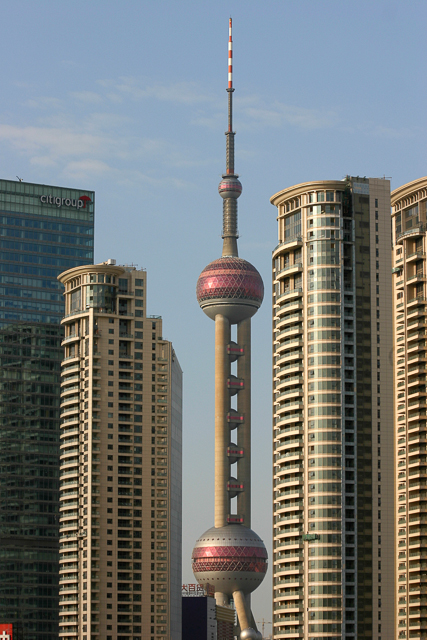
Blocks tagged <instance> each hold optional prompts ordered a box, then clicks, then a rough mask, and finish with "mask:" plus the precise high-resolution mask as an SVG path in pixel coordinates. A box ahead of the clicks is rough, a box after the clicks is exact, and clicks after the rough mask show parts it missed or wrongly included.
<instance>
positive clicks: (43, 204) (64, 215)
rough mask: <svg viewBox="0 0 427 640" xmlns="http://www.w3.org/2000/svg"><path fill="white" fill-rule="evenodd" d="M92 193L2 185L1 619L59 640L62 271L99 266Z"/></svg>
mask: <svg viewBox="0 0 427 640" xmlns="http://www.w3.org/2000/svg"><path fill="white" fill-rule="evenodd" d="M94 207H95V194H94V193H93V192H91V191H81V190H75V189H63V188H60V187H51V186H47V185H38V184H29V183H24V182H13V181H7V180H0V622H13V623H15V624H18V625H19V627H20V628H22V631H23V634H24V637H25V639H26V640H53V639H54V638H55V640H56V639H57V638H58V618H59V606H60V602H59V597H60V577H59V551H58V513H59V473H60V466H59V419H60V407H59V403H60V400H59V397H60V362H61V359H62V354H63V349H62V347H61V341H62V339H63V333H62V327H61V325H60V320H61V318H62V317H63V315H64V302H63V296H62V285H61V284H60V283H59V282H58V280H57V276H58V275H59V274H60V273H61V272H63V271H64V270H65V269H69V268H71V267H75V266H79V265H84V264H90V263H92V262H93V233H94Z"/></svg>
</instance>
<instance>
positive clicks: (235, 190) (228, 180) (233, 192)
mask: <svg viewBox="0 0 427 640" xmlns="http://www.w3.org/2000/svg"><path fill="white" fill-rule="evenodd" d="M218 191H219V195H220V196H221V198H238V197H239V196H240V194H241V193H242V183H241V182H240V180H238V179H237V178H232V177H224V178H223V179H222V180H221V182H220V183H219V185H218Z"/></svg>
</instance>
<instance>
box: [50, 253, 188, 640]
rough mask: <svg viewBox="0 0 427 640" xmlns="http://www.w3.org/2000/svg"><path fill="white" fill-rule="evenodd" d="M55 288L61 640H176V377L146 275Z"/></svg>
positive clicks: (113, 271) (95, 278) (83, 272)
mask: <svg viewBox="0 0 427 640" xmlns="http://www.w3.org/2000/svg"><path fill="white" fill-rule="evenodd" d="M60 280H61V281H62V282H63V283H64V285H65V303H66V315H65V318H64V320H63V322H62V324H63V326H64V328H65V339H64V343H63V344H64V346H65V357H64V360H63V362H62V370H61V376H62V378H61V379H62V385H61V388H62V393H61V410H62V412H61V476H60V481H61V483H60V489H61V495H60V500H61V503H60V504H61V508H60V579H59V580H60V606H61V610H60V634H59V637H60V638H64V639H65V638H66V639H67V640H71V639H73V640H75V639H77V638H78V639H79V640H89V639H92V640H93V639H94V638H99V640H141V639H142V638H144V640H145V639H149V640H170V639H172V640H180V639H181V452H182V443H181V436H182V424H181V419H182V372H181V369H180V366H179V363H178V360H177V358H176V356H175V352H174V350H173V348H172V344H171V343H170V342H168V341H167V340H164V339H163V337H162V319H161V318H160V317H158V316H147V315H146V273H145V271H138V270H136V269H135V268H133V267H120V266H115V263H114V261H108V263H103V264H98V265H94V266H86V267H81V268H77V269H72V270H69V271H67V272H65V273H63V274H62V275H61V277H60Z"/></svg>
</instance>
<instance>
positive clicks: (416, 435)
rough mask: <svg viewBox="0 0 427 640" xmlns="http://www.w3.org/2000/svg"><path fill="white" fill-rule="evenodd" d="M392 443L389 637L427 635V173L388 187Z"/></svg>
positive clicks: (420, 636)
mask: <svg viewBox="0 0 427 640" xmlns="http://www.w3.org/2000/svg"><path fill="white" fill-rule="evenodd" d="M391 204H392V225H393V226H392V239H393V269H392V271H393V312H394V319H395V325H394V351H395V364H396V366H395V385H394V406H395V447H396V468H395V483H396V506H395V509H396V529H397V535H396V579H397V586H396V613H397V615H396V623H395V632H394V634H393V637H395V638H399V639H400V638H425V637H427V616H426V612H427V597H426V592H427V573H426V568H427V561H426V551H425V549H426V544H427V526H426V523H427V518H426V513H427V492H426V486H427V480H426V474H427V469H426V467H427V458H426V437H427V436H426V429H427V412H426V397H427V387H426V356H427V343H426V338H425V336H426V322H427V293H426V281H427V265H426V251H427V248H426V247H427V245H426V230H427V226H426V210H427V178H420V179H419V180H414V181H413V182H410V183H409V184H405V185H403V186H402V187H399V188H398V189H395V191H393V192H392V194H391Z"/></svg>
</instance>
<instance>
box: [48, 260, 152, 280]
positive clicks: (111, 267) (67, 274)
mask: <svg viewBox="0 0 427 640" xmlns="http://www.w3.org/2000/svg"><path fill="white" fill-rule="evenodd" d="M94 270H96V271H100V272H101V273H102V272H103V271H104V272H105V273H108V272H110V273H114V274H115V275H121V274H123V273H128V272H129V271H137V272H144V273H145V271H146V270H145V269H138V268H136V267H135V266H134V265H127V264H125V265H119V264H118V265H116V264H108V262H107V261H106V262H100V263H98V264H84V265H80V266H79V267H72V268H71V269H67V271H63V272H62V273H60V274H59V276H58V278H57V279H58V280H59V281H60V282H62V283H63V284H64V283H65V282H67V280H69V279H70V278H72V277H74V276H76V275H77V274H79V273H86V272H87V271H94Z"/></svg>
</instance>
